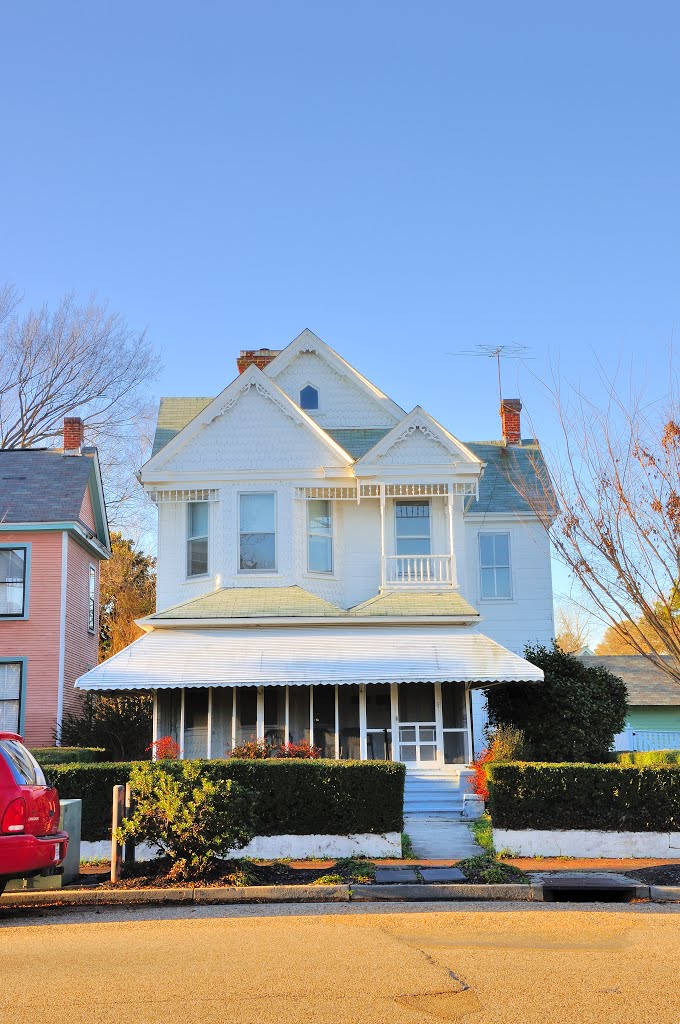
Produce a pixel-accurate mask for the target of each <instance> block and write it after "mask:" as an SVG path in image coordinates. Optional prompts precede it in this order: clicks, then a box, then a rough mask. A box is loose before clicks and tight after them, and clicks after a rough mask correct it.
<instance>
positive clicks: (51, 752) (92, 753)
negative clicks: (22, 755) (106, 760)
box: [31, 747, 104, 765]
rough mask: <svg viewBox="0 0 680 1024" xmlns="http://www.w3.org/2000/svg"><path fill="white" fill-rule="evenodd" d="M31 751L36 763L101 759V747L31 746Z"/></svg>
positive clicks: (63, 762)
mask: <svg viewBox="0 0 680 1024" xmlns="http://www.w3.org/2000/svg"><path fill="white" fill-rule="evenodd" d="M31 753H32V754H33V757H34V758H35V759H36V761H37V762H38V764H41V765H51V764H91V763H92V762H93V761H101V759H102V758H103V756H104V748H103V747H32V748H31Z"/></svg>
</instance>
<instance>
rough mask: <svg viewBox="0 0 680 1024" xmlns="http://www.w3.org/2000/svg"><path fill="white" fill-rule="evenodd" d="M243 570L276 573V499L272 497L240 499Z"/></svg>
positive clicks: (259, 494)
mask: <svg viewBox="0 0 680 1024" xmlns="http://www.w3.org/2000/svg"><path fill="white" fill-rule="evenodd" d="M239 570H240V571H241V572H275V571H276V496H275V495H274V494H272V493H269V492H262V491H251V492H247V493H243V494H240V495H239Z"/></svg>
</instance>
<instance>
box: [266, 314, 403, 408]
mask: <svg viewBox="0 0 680 1024" xmlns="http://www.w3.org/2000/svg"><path fill="white" fill-rule="evenodd" d="M301 352H316V353H317V355H319V356H322V357H323V359H325V361H326V362H327V363H328V364H329V365H330V366H332V367H333V368H334V369H335V370H337V371H338V373H341V374H342V375H343V376H344V377H348V378H350V379H351V380H353V381H354V382H355V384H358V385H359V387H360V388H361V390H362V391H364V392H365V393H366V394H367V395H369V396H370V397H371V398H373V399H374V400H375V401H376V402H378V403H379V404H380V405H382V406H383V408H384V409H385V411H386V412H387V413H388V414H389V415H390V417H391V418H392V419H394V420H400V419H401V418H402V417H403V415H404V412H405V410H404V409H402V408H401V406H400V405H397V403H396V402H393V401H392V399H391V398H390V397H389V396H388V395H386V394H385V392H384V391H381V390H380V388H378V387H376V385H375V384H373V383H371V381H370V380H368V378H367V377H364V375H363V374H361V373H359V371H358V370H355V369H354V367H353V366H352V365H351V364H350V363H348V362H347V360H346V359H343V358H342V356H341V355H338V353H337V352H336V351H335V349H332V348H331V347H330V345H327V344H326V342H325V341H322V340H321V338H317V336H316V334H314V332H313V331H310V330H309V328H307V327H306V328H305V329H304V331H303V332H302V334H298V336H297V338H294V339H293V341H291V343H290V345H287V346H286V348H284V349H283V350H282V351H281V352H279V354H278V356H276V358H275V359H272V361H271V363H269V364H268V365H267V374H268V376H270V377H273V378H276V377H277V376H278V374H279V373H281V372H282V371H283V370H285V369H286V367H287V366H290V364H291V363H292V362H293V360H294V359H295V358H296V356H298V355H299V354H300V353H301Z"/></svg>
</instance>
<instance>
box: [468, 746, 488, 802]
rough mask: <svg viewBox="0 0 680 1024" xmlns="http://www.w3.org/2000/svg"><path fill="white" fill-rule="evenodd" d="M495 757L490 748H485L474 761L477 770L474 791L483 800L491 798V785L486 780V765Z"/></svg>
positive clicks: (474, 767) (473, 764)
mask: <svg viewBox="0 0 680 1024" xmlns="http://www.w3.org/2000/svg"><path fill="white" fill-rule="evenodd" d="M492 759H493V754H492V753H491V751H490V750H483V751H482V752H481V754H480V755H479V757H476V758H475V759H474V761H473V762H472V767H473V769H474V772H475V778H474V782H473V785H472V788H473V792H475V793H476V794H477V796H481V798H482V800H484V801H486V800H488V799H489V787H488V785H487V781H486V766H487V764H488V763H489V762H490V761H491V760H492Z"/></svg>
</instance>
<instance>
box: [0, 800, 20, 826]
mask: <svg viewBox="0 0 680 1024" xmlns="http://www.w3.org/2000/svg"><path fill="white" fill-rule="evenodd" d="M25 827H26V801H25V800H23V799H22V798H21V797H18V799H16V800H12V802H11V804H8V806H7V809H6V810H5V813H4V814H3V816H2V823H1V824H0V832H23V831H24V829H25Z"/></svg>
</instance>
